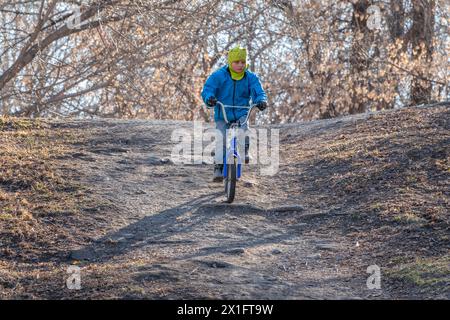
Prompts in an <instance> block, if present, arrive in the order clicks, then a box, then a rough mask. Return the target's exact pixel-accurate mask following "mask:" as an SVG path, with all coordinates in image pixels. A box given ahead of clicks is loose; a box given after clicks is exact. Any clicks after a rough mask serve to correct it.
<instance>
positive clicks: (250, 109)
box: [206, 101, 256, 124]
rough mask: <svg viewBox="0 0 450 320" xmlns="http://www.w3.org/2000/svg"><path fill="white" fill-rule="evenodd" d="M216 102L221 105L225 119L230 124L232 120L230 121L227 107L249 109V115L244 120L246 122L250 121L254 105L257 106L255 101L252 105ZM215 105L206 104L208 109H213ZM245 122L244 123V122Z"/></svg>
mask: <svg viewBox="0 0 450 320" xmlns="http://www.w3.org/2000/svg"><path fill="white" fill-rule="evenodd" d="M216 104H217V105H219V106H220V107H221V109H222V113H223V118H224V120H225V122H226V123H227V124H229V123H230V121H228V118H227V113H226V112H225V108H235V109H249V111H248V113H247V117H246V118H245V121H244V123H246V122H247V121H248V119H249V118H250V114H251V113H252V110H253V109H254V107H255V106H256V103H253V104H251V105H249V106H230V105H226V104H223V103H222V102H220V101H217V102H216ZM214 107H215V106H212V107H210V106H208V105H206V108H207V109H212V108H214ZM244 123H242V124H244Z"/></svg>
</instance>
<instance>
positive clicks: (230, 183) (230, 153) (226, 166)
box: [207, 101, 256, 203]
mask: <svg viewBox="0 0 450 320" xmlns="http://www.w3.org/2000/svg"><path fill="white" fill-rule="evenodd" d="M217 104H218V105H219V106H220V107H221V109H222V114H223V117H224V120H225V123H226V124H227V129H228V130H229V132H230V133H231V134H230V135H227V138H228V136H230V139H229V140H227V141H226V153H225V157H224V163H223V171H222V174H223V177H224V185H225V194H226V197H227V202H228V203H232V202H233V201H234V197H235V194H236V182H237V181H238V180H239V179H240V178H241V175H242V161H241V156H240V155H239V152H238V148H237V132H238V129H239V128H240V127H241V126H243V125H244V124H246V123H247V122H248V119H249V118H250V115H251V112H252V110H253V109H254V107H255V106H256V104H251V105H250V106H230V105H224V104H223V103H221V102H220V101H217ZM207 108H208V109H212V108H214V106H212V107H210V106H207ZM225 108H236V109H244V108H248V109H249V111H248V113H247V116H246V118H245V121H244V122H240V121H238V120H239V119H237V120H234V121H229V120H228V118H227V113H226V112H225Z"/></svg>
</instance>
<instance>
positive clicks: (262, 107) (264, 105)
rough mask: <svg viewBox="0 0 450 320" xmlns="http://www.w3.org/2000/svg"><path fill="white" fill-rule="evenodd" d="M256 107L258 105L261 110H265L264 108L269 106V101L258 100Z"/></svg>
mask: <svg viewBox="0 0 450 320" xmlns="http://www.w3.org/2000/svg"><path fill="white" fill-rule="evenodd" d="M256 107H257V108H258V109H259V110H260V111H263V110H264V109H266V108H267V102H265V101H261V102H258V104H257V105H256Z"/></svg>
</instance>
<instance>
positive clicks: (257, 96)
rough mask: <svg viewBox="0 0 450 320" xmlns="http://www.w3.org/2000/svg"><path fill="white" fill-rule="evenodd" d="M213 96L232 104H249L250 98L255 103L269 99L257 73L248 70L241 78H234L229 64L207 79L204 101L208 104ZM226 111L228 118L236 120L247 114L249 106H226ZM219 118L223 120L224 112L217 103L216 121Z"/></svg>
mask: <svg viewBox="0 0 450 320" xmlns="http://www.w3.org/2000/svg"><path fill="white" fill-rule="evenodd" d="M212 96H214V97H216V99H217V100H218V101H220V102H222V103H223V104H225V105H232V106H248V105H249V102H250V98H251V100H252V102H253V103H259V102H261V101H266V100H267V97H266V93H265V92H264V90H263V88H262V86H261V82H260V81H259V78H258V76H257V75H256V74H254V73H253V72H251V71H249V70H246V71H245V75H244V77H243V78H242V79H241V80H233V79H232V78H231V74H230V71H229V70H228V65H225V66H223V67H222V68H220V69H219V70H217V71H215V72H214V73H212V74H211V75H210V76H209V78H208V79H207V80H206V83H205V86H204V87H203V91H202V98H203V101H204V102H205V103H206V104H207V101H208V100H209V98H210V97H212ZM225 111H226V113H227V118H228V120H229V121H235V120H237V119H239V118H240V117H242V116H244V115H246V114H247V112H248V108H243V109H239V108H225ZM218 120H223V114H222V110H221V108H220V107H219V106H218V105H216V106H215V107H214V121H218Z"/></svg>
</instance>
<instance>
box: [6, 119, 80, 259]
mask: <svg viewBox="0 0 450 320" xmlns="http://www.w3.org/2000/svg"><path fill="white" fill-rule="evenodd" d="M72 138H74V136H73V134H68V132H64V131H61V130H58V131H54V130H52V129H51V127H50V126H49V125H48V124H47V123H45V122H44V121H42V120H30V119H17V118H6V117H0V234H1V236H2V239H3V240H2V248H3V252H0V254H1V253H3V254H6V255H7V256H8V255H14V254H16V253H18V250H19V249H23V247H24V245H23V246H22V247H21V245H20V244H21V243H22V244H25V243H26V241H27V240H29V241H35V240H36V239H39V241H40V242H41V243H43V244H45V243H46V241H47V240H48V241H51V240H50V239H51V238H52V237H54V236H55V235H54V231H52V229H53V228H54V225H52V224H49V223H48V221H45V222H44V221H43V219H42V218H43V217H45V216H46V215H47V214H48V213H52V212H58V211H65V212H70V211H72V212H76V211H77V206H78V204H77V203H76V202H75V201H74V197H73V194H75V193H76V192H78V191H80V190H82V188H81V186H79V185H77V183H76V182H75V181H72V180H71V179H70V177H69V176H67V174H63V173H62V172H61V171H60V170H59V165H58V163H57V161H58V158H60V157H63V156H65V155H67V154H68V153H70V152H71V150H72V148H71V146H70V143H68V142H69V141H70V139H72Z"/></svg>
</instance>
